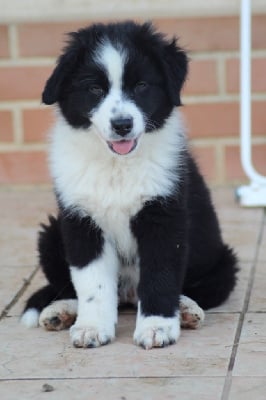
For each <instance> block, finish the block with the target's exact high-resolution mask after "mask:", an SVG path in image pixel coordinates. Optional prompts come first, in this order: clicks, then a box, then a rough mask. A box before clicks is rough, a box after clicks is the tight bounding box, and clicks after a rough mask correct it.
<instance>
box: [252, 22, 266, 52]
mask: <svg viewBox="0 0 266 400" xmlns="http://www.w3.org/2000/svg"><path fill="white" fill-rule="evenodd" d="M265 37H266V14H263V15H254V16H253V18H252V48H253V49H266V41H265Z"/></svg>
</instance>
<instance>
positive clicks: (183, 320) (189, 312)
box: [179, 295, 205, 329]
mask: <svg viewBox="0 0 266 400" xmlns="http://www.w3.org/2000/svg"><path fill="white" fill-rule="evenodd" d="M179 310H180V324H181V327H182V328H185V329H198V328H199V327H200V326H201V325H202V323H203V321H204V318H205V314H204V311H203V309H202V308H201V307H200V306H199V305H198V304H197V303H196V302H195V301H194V300H192V299H190V298H189V297H187V296H184V295H181V296H180V299H179Z"/></svg>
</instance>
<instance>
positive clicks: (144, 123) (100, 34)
mask: <svg viewBox="0 0 266 400" xmlns="http://www.w3.org/2000/svg"><path fill="white" fill-rule="evenodd" d="M186 74H187V57H186V54H185V52H184V51H183V50H182V49H181V48H179V47H178V46H177V44H176V40H175V39H174V40H172V41H170V42H169V41H167V40H166V39H165V38H164V37H163V35H161V34H160V33H157V32H156V31H155V30H154V28H153V27H152V25H151V24H148V23H146V24H143V25H138V24H135V23H133V22H125V23H118V24H108V25H102V24H96V25H93V26H91V27H89V28H86V29H81V30H79V31H78V32H75V33H71V34H70V40H69V43H68V45H67V47H66V48H65V51H64V53H63V54H62V55H61V57H60V58H59V59H58V64H57V67H56V68H55V70H54V72H53V74H52V75H51V77H50V78H49V80H48V81H47V83H46V86H45V89H44V92H43V96H42V99H43V102H44V103H45V104H53V103H58V105H59V107H60V109H61V112H62V114H63V115H64V117H65V119H66V120H67V122H68V123H69V124H70V125H71V126H73V127H74V128H77V129H79V128H83V129H84V128H85V129H86V128H90V127H91V126H94V128H96V131H97V133H98V134H99V136H100V137H101V138H102V139H103V141H104V142H105V143H106V145H107V146H108V148H109V149H110V150H111V151H112V152H114V153H116V154H119V155H126V154H129V153H131V152H132V151H133V150H134V149H135V148H136V147H137V144H138V141H139V138H140V137H141V135H142V134H144V133H149V132H152V131H154V130H157V129H158V128H160V127H162V126H163V124H164V123H165V120H166V119H167V117H168V116H169V115H170V113H171V111H172V109H173V108H174V107H175V106H179V105H180V104H181V101H180V91H181V89H182V86H183V83H184V81H185V78H186ZM88 134H89V129H88Z"/></svg>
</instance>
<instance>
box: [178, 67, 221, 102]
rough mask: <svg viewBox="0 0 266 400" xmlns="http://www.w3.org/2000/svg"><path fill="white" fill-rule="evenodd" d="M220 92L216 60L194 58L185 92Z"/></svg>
mask: <svg viewBox="0 0 266 400" xmlns="http://www.w3.org/2000/svg"><path fill="white" fill-rule="evenodd" d="M217 92H218V81H217V69H216V61H213V60H192V61H191V62H190V68H189V74H188V79H187V82H186V83H185V88H184V94H185V95H192V94H213V93H217Z"/></svg>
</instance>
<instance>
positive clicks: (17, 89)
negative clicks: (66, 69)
mask: <svg viewBox="0 0 266 400" xmlns="http://www.w3.org/2000/svg"><path fill="white" fill-rule="evenodd" d="M52 69H53V68H52V67H2V68H0V101H5V100H23V99H40V98H41V93H42V91H43V88H44V85H45V82H46V80H47V79H48V78H49V76H50V74H51V72H52Z"/></svg>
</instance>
